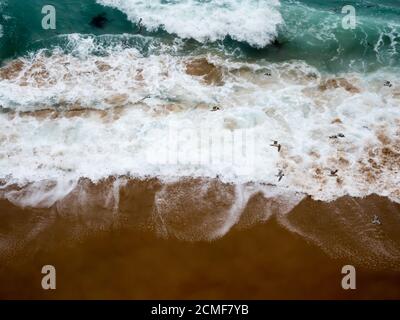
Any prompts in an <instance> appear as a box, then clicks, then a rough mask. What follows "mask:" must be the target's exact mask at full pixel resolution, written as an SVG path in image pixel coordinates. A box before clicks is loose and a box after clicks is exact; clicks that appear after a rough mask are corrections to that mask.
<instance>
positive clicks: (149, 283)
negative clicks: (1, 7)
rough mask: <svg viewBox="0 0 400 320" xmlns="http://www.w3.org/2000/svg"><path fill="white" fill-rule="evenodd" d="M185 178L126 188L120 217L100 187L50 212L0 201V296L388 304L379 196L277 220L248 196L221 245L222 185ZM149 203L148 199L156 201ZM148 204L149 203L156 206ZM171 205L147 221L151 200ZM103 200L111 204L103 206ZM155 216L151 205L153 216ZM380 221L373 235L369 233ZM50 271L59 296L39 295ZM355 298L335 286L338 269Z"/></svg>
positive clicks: (398, 293) (395, 225)
mask: <svg viewBox="0 0 400 320" xmlns="http://www.w3.org/2000/svg"><path fill="white" fill-rule="evenodd" d="M202 183H204V182H202V181H199V180H188V181H183V182H180V183H177V184H175V185H171V186H169V187H168V188H167V189H164V191H163V195H166V197H164V198H163V199H161V198H160V195H159V194H158V192H159V191H160V189H161V188H162V185H161V184H160V182H158V181H156V180H149V181H146V182H139V181H129V182H128V183H127V185H126V186H125V187H124V188H122V189H121V191H120V198H119V205H118V208H117V207H116V206H113V203H111V209H110V201H109V202H108V203H107V205H106V204H105V202H101V201H100V200H99V199H104V198H106V196H105V193H104V192H105V190H106V189H107V188H106V186H107V185H108V184H109V181H105V182H103V183H100V184H97V185H94V184H92V183H90V182H88V181H86V182H85V181H83V182H82V183H81V185H82V187H81V189H80V190H79V194H80V195H81V197H82V195H83V194H86V196H87V197H88V198H92V200H93V199H95V198H96V197H97V198H96V200H93V201H86V202H85V205H83V202H80V203H79V201H77V199H76V198H74V197H73V196H71V197H70V198H69V199H65V200H63V201H62V202H61V203H58V204H57V205H55V206H54V207H53V208H50V209H32V208H25V209H22V208H19V207H16V206H14V205H12V204H11V203H10V202H8V201H6V200H2V201H0V221H1V224H0V244H1V247H0V248H1V250H0V252H1V255H0V261H1V262H2V263H1V268H0V298H2V299H10V298H18V299H21V298H23V299H43V298H50V299H62V298H73V299H93V298H96V299H97V298H99V299H212V298H218V299H278V298H279V299H316V298H318V299H328V298H335V299H347V298H350V299H367V298H377V299H383V298H385V299H398V298H400V258H399V256H400V255H399V252H400V232H399V231H400V217H399V212H400V210H399V209H400V206H399V205H397V204H393V203H391V202H390V201H388V200H386V199H384V198H379V197H375V196H372V197H368V198H366V199H353V198H342V199H339V200H337V201H335V202H332V203H323V202H316V201H313V200H311V199H309V198H306V199H304V200H303V201H302V202H301V203H300V204H299V205H297V206H296V207H295V208H294V209H293V210H292V211H290V213H287V214H283V213H282V212H281V211H280V210H279V208H280V205H281V204H282V203H281V204H280V203H279V201H277V200H276V199H265V198H263V197H261V196H260V195H259V194H255V195H254V196H252V197H251V199H250V200H249V202H248V204H247V206H246V208H245V210H244V211H243V212H241V214H240V219H239V220H238V221H237V222H236V224H235V225H234V227H233V228H231V229H230V230H229V231H228V232H227V233H226V234H225V235H224V236H222V237H220V238H217V239H215V238H213V239H211V238H212V237H210V235H214V234H215V228H220V226H221V225H223V223H224V221H223V220H224V219H226V213H225V212H226V208H228V207H229V205H230V203H231V202H232V201H233V199H232V196H231V195H232V192H231V191H232V190H231V188H232V187H231V186H229V185H224V184H222V183H219V182H218V181H211V182H210V185H208V188H207V192H205V194H204V195H203V196H202V201H199V197H197V198H195V199H191V197H190V195H191V194H193V193H194V192H195V190H194V189H193V188H194V187H195V186H198V185H200V184H202ZM157 194H158V195H157ZM155 199H156V200H155ZM160 199H161V200H163V201H166V200H168V199H170V201H171V202H174V201H175V203H176V204H177V205H174V206H169V205H167V206H164V207H162V208H163V210H162V211H160V210H158V211H157V212H156V213H155V203H156V202H157V201H161V200H160ZM111 202H112V201H111ZM159 207H160V206H159ZM374 214H377V215H379V217H380V219H381V221H382V225H380V226H375V225H373V224H372V223H371V219H372V216H373V215H374ZM47 264H51V265H54V266H55V267H56V270H57V289H56V290H54V291H45V290H43V289H41V279H42V276H43V275H42V274H41V268H42V266H43V265H47ZM347 264H352V265H354V266H355V267H356V270H357V289H356V290H349V291H345V290H343V289H342V288H341V279H342V276H343V275H342V274H341V269H342V266H344V265H347Z"/></svg>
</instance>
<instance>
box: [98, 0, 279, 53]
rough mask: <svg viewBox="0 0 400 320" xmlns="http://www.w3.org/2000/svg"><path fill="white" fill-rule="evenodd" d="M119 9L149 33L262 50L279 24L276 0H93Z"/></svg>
mask: <svg viewBox="0 0 400 320" xmlns="http://www.w3.org/2000/svg"><path fill="white" fill-rule="evenodd" d="M97 2H98V3H100V4H103V5H107V6H111V7H114V8H117V9H119V10H122V11H123V12H125V13H126V14H127V16H128V18H129V19H130V20H131V21H133V22H135V23H139V22H140V23H141V24H142V25H143V26H144V27H145V28H146V29H148V30H149V31H155V30H158V29H163V30H165V31H167V32H168V33H172V34H176V35H178V36H179V37H181V38H192V39H195V40H197V41H200V42H206V41H216V40H223V39H224V38H226V37H227V36H230V37H231V38H232V39H234V40H237V41H243V42H247V43H249V44H250V45H252V46H255V47H265V46H266V45H268V44H269V43H270V42H272V40H273V39H274V38H275V37H276V36H277V34H278V33H277V27H278V25H280V24H281V23H283V20H282V16H281V14H280V12H279V6H280V2H279V1H278V0H261V1H260V0H218V1H201V0H179V1H168V2H167V3H165V1H161V0H156V1H151V2H143V1H137V0H97Z"/></svg>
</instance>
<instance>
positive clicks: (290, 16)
mask: <svg viewBox="0 0 400 320" xmlns="http://www.w3.org/2000/svg"><path fill="white" fill-rule="evenodd" d="M127 1H129V0H127ZM0 2H1V3H2V5H1V9H0V10H1V11H2V14H1V15H0V25H2V29H3V36H2V38H0V61H4V60H6V59H10V58H15V57H18V56H22V55H25V54H27V53H28V52H30V51H35V50H38V49H41V48H51V47H52V46H55V45H61V46H62V42H60V37H59V36H60V35H63V34H71V33H78V34H92V35H102V34H107V35H111V36H110V37H109V38H110V39H113V36H112V35H115V37H114V41H115V42H118V41H122V40H121V37H118V36H117V35H120V34H136V33H138V30H139V27H138V24H137V22H135V21H129V20H128V18H127V16H126V15H125V14H124V13H123V12H121V11H119V10H117V9H113V8H109V7H105V6H102V5H100V4H97V3H96V1H95V0H83V1H82V0H52V1H48V0H0ZM168 2H171V1H165V5H168ZM245 2H246V1H243V3H244V5H245ZM260 3H261V4H260V5H262V1H260ZM48 4H51V5H54V6H55V8H56V10H57V28H56V30H44V29H43V28H42V27H41V21H42V18H43V14H42V13H41V8H42V7H43V6H44V5H48ZM265 5H267V4H265ZM344 5H353V6H354V7H355V9H356V13H357V27H356V29H354V30H345V29H343V28H342V19H343V17H344V16H345V15H344V14H343V13H342V11H341V9H342V7H343V6H344ZM279 10H280V12H281V14H282V16H283V20H284V23H283V24H282V25H280V26H279V33H278V34H279V35H278V37H277V39H276V41H274V42H273V43H271V44H270V45H268V46H266V47H265V48H254V47H251V46H250V45H248V44H247V43H246V42H237V41H233V40H232V39H230V38H229V37H226V38H225V39H224V40H222V41H218V42H215V43H207V44H203V43H198V42H196V41H194V40H190V39H189V40H185V41H187V43H188V45H187V46H186V47H185V48H186V52H183V53H182V52H181V53H180V54H190V53H193V52H194V51H196V50H197V51H198V50H205V51H206V50H216V51H218V50H224V51H226V52H229V53H233V54H234V55H236V56H237V57H238V58H240V59H266V60H269V61H286V60H291V59H299V60H305V61H306V62H307V63H309V64H311V65H314V66H316V67H318V68H320V69H321V70H327V71H330V72H339V71H343V70H356V71H373V70H376V69H377V68H380V67H391V66H393V67H397V66H399V65H400V1H398V0H379V1H378V0H374V1H372V0H346V1H343V0H330V1H324V0H302V1H294V0H282V1H281V7H280V9H279ZM98 15H103V16H104V17H106V19H107V23H105V24H104V27H102V28H99V27H96V26H93V25H91V24H90V22H91V20H92V19H93V17H95V16H98ZM176 19H179V16H177V17H176ZM142 34H144V35H146V36H149V37H152V38H155V39H159V40H161V41H171V40H173V39H174V38H175V37H176V36H175V35H170V34H168V33H166V32H165V31H163V30H162V27H161V28H159V29H158V30H156V31H153V32H148V31H147V30H143V31H142ZM132 45H134V46H140V45H141V44H140V43H139V44H138V43H137V42H135V43H133V44H132ZM221 48H222V49H221ZM138 49H143V48H138Z"/></svg>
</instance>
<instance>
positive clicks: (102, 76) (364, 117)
mask: <svg viewBox="0 0 400 320" xmlns="http://www.w3.org/2000/svg"><path fill="white" fill-rule="evenodd" d="M78 42H79V41H78ZM80 45H82V46H83V48H86V49H82V48H78V47H77V49H76V50H75V51H74V54H63V53H61V52H60V51H57V50H56V51H55V52H54V54H53V55H51V56H48V55H45V54H43V53H38V54H37V55H35V56H33V57H31V58H25V59H23V60H21V61H14V62H10V64H8V65H6V66H5V67H4V68H2V69H0V76H1V77H2V80H1V81H0V104H1V105H2V106H3V112H2V113H0V128H1V129H0V146H1V148H0V181H3V182H2V184H0V189H1V190H2V191H0V192H1V194H2V196H3V197H5V198H7V199H9V200H10V201H12V202H14V203H16V204H20V205H24V206H41V207H49V206H52V205H53V204H55V203H56V202H57V201H58V200H60V199H63V198H64V197H66V196H67V195H68V194H69V193H70V192H71V190H74V188H76V187H77V185H78V181H79V179H80V178H82V177H86V178H89V179H91V180H93V181H99V180H101V179H105V178H107V177H109V176H117V177H118V176H130V177H136V178H146V177H158V178H160V179H162V180H164V181H165V182H171V181H176V180H177V179H180V178H182V177H202V178H215V177H219V179H220V180H222V181H223V182H227V183H234V184H236V185H240V184H244V185H246V184H249V183H251V184H253V185H259V186H262V185H266V184H269V185H277V189H278V190H280V192H288V193H292V194H293V193H301V194H308V195H311V196H312V197H313V198H314V199H321V200H326V201H330V200H333V199H336V198H338V197H341V196H344V195H351V196H357V197H363V196H366V195H369V194H372V193H376V194H379V195H381V196H387V197H390V198H391V199H392V200H394V201H397V202H400V193H399V188H398V185H399V181H400V176H399V174H400V150H399V145H400V144H399V141H400V108H399V104H400V91H399V83H398V79H397V78H396V76H395V75H396V73H394V72H392V71H384V70H381V71H380V72H379V73H375V74H372V75H369V76H367V77H365V76H362V75H358V74H348V75H344V76H343V77H345V78H337V77H334V76H328V75H320V74H319V73H318V71H317V70H315V69H314V68H312V67H310V66H309V65H307V64H305V63H303V62H298V61H291V62H286V63H278V64H271V63H268V62H265V61H264V62H263V61H260V62H258V63H244V62H237V61H230V60H229V59H224V58H220V57H216V56H208V57H180V56H172V55H168V54H159V55H149V56H142V55H141V54H140V53H139V52H138V51H136V50H134V49H122V48H113V49H110V51H109V52H108V54H107V55H104V56H101V57H99V56H94V55H92V54H91V53H90V52H91V51H90V50H88V51H85V50H87V48H88V47H90V46H91V45H92V44H91V42H90V41H89V40H88V39H85V40H82V42H81V44H80ZM77 52H78V53H79V54H77ZM85 52H86V53H85ZM206 58H207V60H206ZM196 59H197V60H196ZM193 61H194V62H193ZM196 61H197V62H196ZM207 61H208V62H207ZM193 64H195V67H194V68H200V69H201V68H203V69H204V68H205V69H207V70H208V71H207V72H208V75H206V76H205V77H201V76H196V75H190V74H189V73H190V72H189V71H190V70H189V69H188V68H189V67H188V66H192V67H193ZM196 64H197V65H196ZM199 66H200V67H199ZM210 70H211V71H210ZM195 71H196V70H195ZM197 71H198V70H197ZM269 74H270V75H269ZM210 75H212V77H211V78H207V76H210ZM329 79H330V80H329ZM327 80H328V81H327ZM384 80H390V81H392V84H393V86H392V87H385V86H383V83H384ZM143 98H147V99H144V100H142V99H143ZM215 106H218V108H219V110H216V111H215V112H211V110H212V108H213V107H215ZM89 108H90V109H91V110H89ZM218 108H217V109H218ZM46 109H48V111H43V110H46ZM92 109H98V110H97V111H96V110H92ZM39 110H42V113H39V112H38V111H39ZM68 110H69V111H68ZM71 110H72V111H71ZM85 110H86V111H85ZM105 110H106V111H105ZM17 111H18V112H17ZM26 111H30V112H31V113H26ZM19 112H20V113H19ZM24 112H25V113H24ZM35 112H36V113H35ZM52 112H53V113H52ZM63 112H64V113H63ZM339 133H341V134H343V135H344V137H338V138H329V137H330V136H332V135H337V134H339ZM219 135H221V136H224V137H225V138H226V140H224V141H225V144H224V145H223V148H221V147H220V145H219V144H218V143H217V144H215V139H216V140H218V139H219V138H220V136H219ZM238 136H241V137H243V136H244V137H246V136H247V137H251V139H252V140H251V141H250V142H248V143H250V146H251V145H254V146H255V147H254V148H248V149H246V150H247V151H245V157H244V158H240V155H239V161H236V160H237V159H235V158H234V157H232V154H233V153H234V150H236V149H235V148H236V145H235V144H234V143H233V142H232V141H236V140H235V139H236V138H237V137H238ZM171 137H172V139H171ZM213 139H214V141H212V140H213ZM271 139H273V140H278V141H279V142H280V143H281V144H282V150H281V151H280V152H278V151H277V148H275V147H271V146H270V144H271V143H272V142H271ZM218 141H219V140H218ZM245 141H246V140H245ZM247 141H248V140H247ZM248 143H247V144H246V145H244V147H245V148H247V147H248V146H249V144H248ZM176 145H178V149H174V148H175V147H176ZM216 146H217V147H216ZM241 147H243V145H241ZM171 150H172V154H174V153H175V154H178V156H177V157H176V158H175V159H174V158H172V160H171V157H169V154H168V153H169V152H171ZM246 152H247V153H246ZM239 153H240V152H239ZM179 155H182V157H180V156H179ZM204 155H206V157H204ZM243 159H244V161H241V160H243ZM336 169H337V170H338V173H337V177H336V176H330V170H336ZM279 170H282V171H283V173H284V174H285V176H284V177H283V178H282V180H281V181H278V178H277V177H276V175H277V174H278V171H279ZM12 184H15V185H18V186H19V187H20V188H17V189H15V188H12V187H11V185H12ZM239 198H240V199H241V200H240V199H239V200H240V201H239V200H238V201H239V202H238V203H236V204H235V205H234V208H233V207H232V210H233V211H231V212H227V215H228V216H229V217H230V218H229V221H233V222H234V221H235V219H236V218H235V217H236V213H235V212H236V211H235V210H236V209H237V208H242V207H243V206H244V205H245V203H246V201H247V199H248V196H247V195H243V194H242V196H241V197H239ZM229 227H230V225H226V226H225V228H228V229H229ZM221 228H222V229H218V230H224V229H223V228H224V227H223V226H221ZM218 230H216V231H215V232H216V234H217V233H218ZM221 232H222V231H221Z"/></svg>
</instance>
